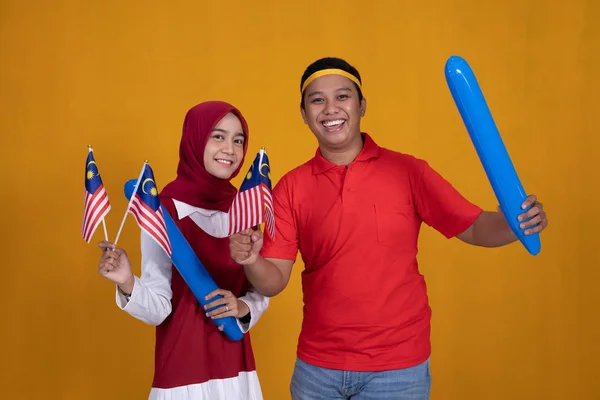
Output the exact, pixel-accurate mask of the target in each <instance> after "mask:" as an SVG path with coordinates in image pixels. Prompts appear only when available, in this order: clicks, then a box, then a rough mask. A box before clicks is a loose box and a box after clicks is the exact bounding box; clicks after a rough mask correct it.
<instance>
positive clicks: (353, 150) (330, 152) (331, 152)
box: [321, 135, 364, 165]
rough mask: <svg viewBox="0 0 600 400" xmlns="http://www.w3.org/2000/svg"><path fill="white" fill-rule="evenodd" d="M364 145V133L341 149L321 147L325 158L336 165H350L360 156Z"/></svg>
mask: <svg viewBox="0 0 600 400" xmlns="http://www.w3.org/2000/svg"><path fill="white" fill-rule="evenodd" d="M363 145H364V142H363V137H362V135H359V136H358V138H357V139H356V140H353V141H352V142H351V143H349V144H348V145H346V146H344V147H343V148H340V149H327V148H324V147H321V154H322V155H323V158H325V159H326V160H327V161H329V162H330V163H332V164H335V165H349V164H350V163H351V162H352V161H354V159H355V158H356V157H357V156H358V154H359V153H360V151H361V150H362V148H363Z"/></svg>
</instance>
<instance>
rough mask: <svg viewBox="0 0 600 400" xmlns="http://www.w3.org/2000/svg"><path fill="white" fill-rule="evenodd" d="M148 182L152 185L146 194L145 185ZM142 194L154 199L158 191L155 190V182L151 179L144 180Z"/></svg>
mask: <svg viewBox="0 0 600 400" xmlns="http://www.w3.org/2000/svg"><path fill="white" fill-rule="evenodd" d="M148 182H152V183H153V185H152V187H151V188H150V192H146V184H147V183H148ZM142 193H145V194H149V195H151V196H154V197H156V196H157V195H158V190H156V182H154V179H152V178H146V179H144V181H143V182H142Z"/></svg>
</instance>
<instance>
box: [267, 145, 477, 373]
mask: <svg viewBox="0 0 600 400" xmlns="http://www.w3.org/2000/svg"><path fill="white" fill-rule="evenodd" d="M363 137H364V146H363V149H362V151H361V152H360V154H359V155H358V156H357V158H356V159H355V160H354V161H353V162H352V163H351V164H350V165H349V166H348V167H345V166H336V165H334V164H332V163H330V162H329V161H327V160H326V159H325V158H323V156H322V155H321V153H320V151H319V150H317V152H316V154H315V157H314V158H313V159H311V160H310V161H308V162H306V163H305V164H303V165H301V166H299V167H297V168H295V169H293V170H292V171H290V172H288V173H287V174H286V175H285V176H283V177H282V179H281V180H280V181H279V183H278V184H277V185H276V187H275V188H274V190H273V201H274V209H275V219H276V227H277V232H276V235H275V241H271V240H270V239H269V237H268V235H265V239H264V240H265V242H264V246H263V250H262V252H261V254H262V256H263V257H265V258H279V259H288V260H295V259H296V254H297V252H298V250H299V251H300V255H301V257H302V260H303V261H304V264H305V269H304V271H303V272H302V290H303V293H304V318H303V322H302V331H301V333H300V337H299V341H298V357H299V358H300V359H302V360H303V361H305V362H307V363H310V364H313V365H316V366H320V367H324V368H331V369H343V370H352V371H380V370H388V369H399V368H405V367H410V366H414V365H416V364H418V363H420V362H422V361H424V360H426V359H427V357H428V356H429V354H430V349H431V347H430V317H431V309H430V308H429V304H428V299H427V291H426V286H425V280H424V279H423V276H422V275H421V274H420V273H419V270H418V265H417V259H416V256H417V250H418V249H417V239H418V234H419V228H420V226H421V223H422V222H425V223H426V224H428V225H430V226H432V227H433V228H435V229H436V230H438V231H439V232H441V233H442V234H443V235H445V236H446V237H448V238H450V237H453V236H455V235H457V234H459V233H461V232H463V231H464V230H465V229H467V228H468V227H469V226H470V225H471V224H472V223H473V222H474V221H475V219H476V218H477V216H478V215H479V214H480V213H481V209H480V208H479V207H477V206H475V205H473V204H472V203H470V202H469V201H467V200H466V199H465V198H463V197H462V196H461V195H460V194H459V193H458V192H457V191H456V190H455V189H454V188H453V187H452V185H451V184H450V183H448V182H447V181H446V180H445V179H444V178H442V177H441V176H440V175H439V174H438V173H436V172H435V171H434V170H433V169H432V168H431V167H430V166H429V165H428V164H427V163H426V162H425V161H423V160H420V159H417V158H415V157H413V156H410V155H406V154H401V153H398V152H395V151H391V150H388V149H384V148H381V147H379V146H378V145H377V144H376V143H375V142H374V141H373V140H372V139H371V138H370V137H369V135H368V134H363Z"/></svg>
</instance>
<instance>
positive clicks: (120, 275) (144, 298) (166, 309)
mask: <svg viewBox="0 0 600 400" xmlns="http://www.w3.org/2000/svg"><path fill="white" fill-rule="evenodd" d="M140 242H141V253H142V273H141V277H139V278H138V277H137V276H135V275H134V274H133V272H132V270H131V263H130V262H129V258H128V257H127V253H126V252H125V251H124V250H123V249H119V248H116V249H115V248H114V245H112V243H107V242H101V243H100V245H99V246H100V247H101V248H102V249H107V250H105V252H104V253H105V254H104V255H103V256H102V259H101V261H100V267H99V272H100V274H101V275H103V276H104V277H105V278H107V279H109V280H111V281H113V282H115V283H116V284H117V287H116V302H117V305H118V306H119V308H121V309H122V310H124V311H125V312H127V313H128V314H130V315H131V316H133V317H135V318H137V319H139V320H141V321H143V322H145V323H147V324H149V325H154V326H156V325H160V324H161V323H162V322H163V321H164V320H165V319H166V318H167V317H168V316H169V314H170V313H171V310H172V306H171V297H172V292H171V271H172V269H171V268H172V262H171V259H170V258H169V256H167V254H166V253H165V252H164V250H162V248H161V247H160V246H159V245H158V244H157V243H156V242H155V241H154V240H153V239H152V238H151V237H150V236H149V235H148V234H146V233H145V232H144V231H142V233H141V239H140ZM130 290H131V291H130Z"/></svg>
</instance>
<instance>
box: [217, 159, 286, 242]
mask: <svg viewBox="0 0 600 400" xmlns="http://www.w3.org/2000/svg"><path fill="white" fill-rule="evenodd" d="M271 190H272V189H271V167H270V165H269V157H267V153H266V152H265V150H264V149H261V150H260V151H259V152H258V154H257V155H256V158H255V159H254V162H253V163H252V165H251V166H250V170H249V171H248V173H247V174H246V178H245V179H244V182H242V186H241V187H240V190H239V191H238V193H237V195H236V197H235V199H234V200H233V204H232V205H231V209H230V210H229V231H228V234H229V235H233V234H234V233H237V232H241V231H243V230H245V229H248V228H253V227H255V226H258V225H260V224H262V223H263V222H264V223H265V226H266V231H267V232H268V234H269V236H270V237H271V239H275V215H274V212H273V198H272V194H271Z"/></svg>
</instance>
